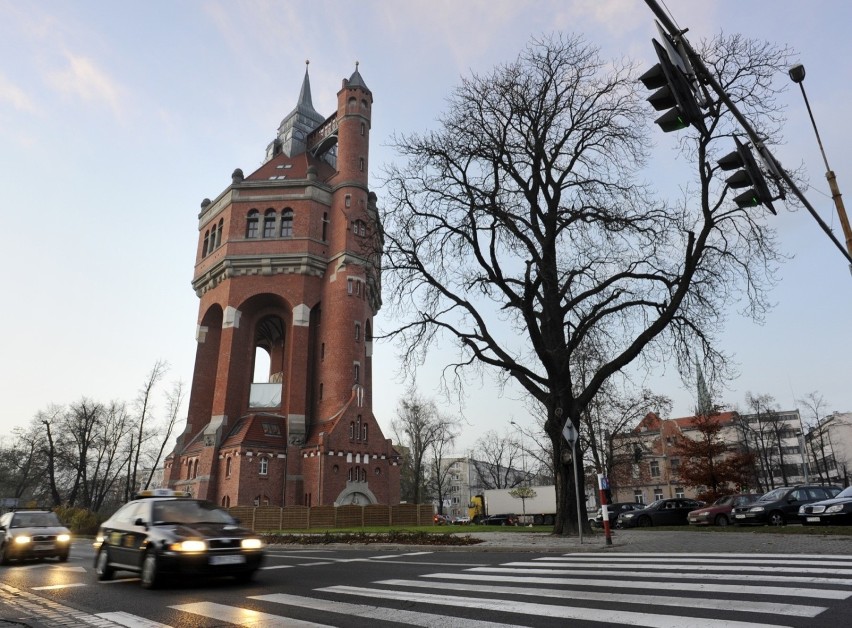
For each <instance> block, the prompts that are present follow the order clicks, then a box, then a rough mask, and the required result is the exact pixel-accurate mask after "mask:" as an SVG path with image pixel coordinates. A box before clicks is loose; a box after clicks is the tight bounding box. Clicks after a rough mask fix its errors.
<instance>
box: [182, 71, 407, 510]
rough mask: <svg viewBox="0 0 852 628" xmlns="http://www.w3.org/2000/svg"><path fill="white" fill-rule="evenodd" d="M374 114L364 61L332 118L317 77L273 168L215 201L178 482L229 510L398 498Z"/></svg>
mask: <svg viewBox="0 0 852 628" xmlns="http://www.w3.org/2000/svg"><path fill="white" fill-rule="evenodd" d="M372 107H373V95H372V93H371V92H370V90H369V88H368V87H367V85H366V84H365V83H364V80H363V78H362V77H361V74H360V73H359V71H358V67H357V64H356V68H355V72H354V73H353V74H352V75H351V76H350V77H349V78H348V79H343V85H342V87H341V89H340V91H339V92H338V93H337V110H336V111H335V112H334V113H333V114H332V115H330V116H328V117H324V116H322V115H320V114H319V113H317V111H316V110H315V109H314V107H313V103H312V102H311V88H310V81H309V77H308V72H307V68H306V70H305V77H304V80H303V83H302V89H301V92H300V94H299V99H298V102H297V104H296V107H295V108H294V109H293V110H292V111H291V112H290V113H289V114H288V115H287V116H286V117H285V118H284V120H283V121H282V122H281V124H280V126H279V127H278V132H277V135H276V137H275V139H274V140H273V141H272V142H271V143H270V144H269V145H268V147H267V149H266V154H265V158H264V161H263V165H261V166H260V168H258V169H257V170H256V171H255V172H253V173H251V174H249V175H248V176H245V175H244V174H243V172H242V171H241V170H239V169H237V170H235V171H234V173H233V175H232V177H231V184H230V185H229V186H228V187H227V188H226V189H225V190H224V191H223V192H222V193H221V194H219V196H217V197H216V198H215V199H214V200H213V201H210V200H208V199H205V200H204V201H203V202H202V204H201V213H200V214H199V217H198V218H199V228H198V231H199V235H198V249H197V254H196V261H195V273H194V276H193V280H192V285H193V288H194V289H195V292H196V294H197V295H198V297H199V299H200V306H199V313H198V328H197V341H198V348H197V352H196V357H195V369H194V373H193V379H192V388H191V390H190V397H189V410H188V416H187V425H186V429H185V430H184V432H183V433H182V434H181V436H180V437H179V438H178V440H177V444H176V446H175V449H174V451H173V452H172V453H171V455H170V456H169V457H168V458H167V460H166V478H167V481H168V484H169V486H170V487H172V488H176V489H180V490H188V491H190V492H191V493H192V494H193V495H194V496H197V497H202V498H205V499H209V500H211V501H213V502H215V503H217V504H220V505H223V506H236V505H241V506H242V505H252V504H254V505H277V506H281V505H283V506H290V505H306V506H316V505H331V504H338V505H342V504H372V503H381V504H396V503H398V502H399V470H400V467H399V455H398V453H397V452H396V451H395V450H394V448H393V446H392V443H391V441H390V440H389V439H386V438H385V437H384V435H383V433H382V430H381V428H380V427H379V425H378V423H377V422H376V419H375V417H374V416H373V410H372V406H373V394H372V392H373V391H372V374H373V368H372V328H373V318H374V317H375V315H376V313H377V312H378V311H379V308H380V306H381V276H380V265H379V264H380V256H381V230H380V228H379V222H378V221H379V217H378V212H377V209H376V196H375V194H373V193H372V192H370V190H369V188H368V185H367V181H368V177H367V174H368V172H369V170H368V168H369V140H370V121H371V117H372Z"/></svg>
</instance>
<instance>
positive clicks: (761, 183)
mask: <svg viewBox="0 0 852 628" xmlns="http://www.w3.org/2000/svg"><path fill="white" fill-rule="evenodd" d="M734 141H735V142H736V143H737V150H735V151H734V152H732V153H729V154H727V155H725V156H724V157H722V158H721V159H720V160H719V161H718V162H717V163H718V164H719V167H720V168H721V169H722V170H733V169H734V168H741V170H737V171H736V172H735V173H734V174H732V175H731V176H730V177H728V178H727V183H728V186H729V187H732V188H735V189H739V188H744V187H750V189H748V190H746V191H745V192H743V193H742V194H740V195H738V196H736V197H735V198H734V202H735V203H736V204H737V207H757V206H758V205H766V209H768V210H769V211H771V212H772V213H773V214H776V215H777V213H778V212H776V211H775V208H774V207H772V200H773V199H772V193H771V192H770V191H769V186H768V185H767V184H766V178H765V177H764V176H763V172H761V170H760V168H759V167H758V165H757V162H756V161H755V159H754V155H752V154H751V150H750V149H749V147H748V146H745V145H744V144H743V143H742V142H740V140H739V139H738V138H736V137H734Z"/></svg>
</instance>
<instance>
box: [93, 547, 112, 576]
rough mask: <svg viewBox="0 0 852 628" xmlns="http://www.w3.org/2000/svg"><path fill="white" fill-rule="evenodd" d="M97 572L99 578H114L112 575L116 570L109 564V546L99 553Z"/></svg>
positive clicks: (96, 565)
mask: <svg viewBox="0 0 852 628" xmlns="http://www.w3.org/2000/svg"><path fill="white" fill-rule="evenodd" d="M95 573H96V574H97V576H98V580H112V575H113V574H114V573H115V570H114V569H113V568H112V567H110V565H109V550H108V549H107V548H103V549H102V550H101V551H100V552H99V553H98V562H97V563H96V564H95Z"/></svg>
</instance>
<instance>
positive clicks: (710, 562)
mask: <svg viewBox="0 0 852 628" xmlns="http://www.w3.org/2000/svg"><path fill="white" fill-rule="evenodd" d="M659 534H661V533H659ZM658 538H660V539H661V540H662V538H664V537H658ZM618 549H619V550H620V551H618V552H617V553H616V552H612V551H608V550H604V549H603V548H596V547H585V548H583V551H574V550H573V549H568V551H536V550H535V549H533V551H518V550H513V551H499V549H495V548H492V549H490V550H489V551H459V550H455V551H450V550H444V549H440V548H394V549H387V548H377V549H376V548H358V549H350V548H339V547H336V546H330V547H325V548H315V547H309V548H302V547H299V548H290V547H270V548H268V560H267V562H266V564H265V567H264V569H263V570H262V571H261V572H260V573H259V575H258V577H257V581H256V582H254V583H251V584H249V585H237V584H236V583H233V582H231V581H228V580H221V581H213V582H177V583H173V584H172V585H171V586H169V587H168V588H166V589H164V590H157V591H146V590H143V589H141V588H140V586H139V581H138V579H137V578H136V577H135V576H133V575H132V574H129V573H123V572H119V573H118V574H117V576H116V579H115V580H113V581H110V582H98V581H97V580H96V578H95V574H94V570H93V569H92V558H93V554H92V549H91V546H90V545H89V544H88V543H87V542H84V541H80V542H76V543H75V544H74V546H73V550H72V554H71V560H69V562H68V563H56V562H54V561H43V562H31V563H24V564H13V565H11V566H8V567H0V626H31V627H34V628H52V627H56V626H63V627H67V626H72V627H73V626H98V627H100V628H110V627H114V626H125V627H128V628H151V627H154V626H173V627H175V628H183V627H192V628H195V627H198V628H211V627H213V626H217V627H218V626H254V627H257V628H260V627H263V628H273V627H274V628H278V627H285V626H286V627H294V626H347V627H360V626H371V627H373V626H429V627H432V626H457V627H460V628H484V627H486V626H494V627H496V626H535V627H541V628H550V627H553V628H555V627H557V626H559V627H564V626H566V625H571V626H598V627H600V626H604V625H605V626H617V625H624V626H653V627H655V628H659V627H665V626H671V627H672V628H674V627H676V628H685V627H688V626H708V627H710V626H718V627H720V628H721V627H723V626H724V627H725V628H736V627H738V626H739V627H745V626H754V627H756V626H808V627H813V626H832V625H835V626H843V625H852V556H849V555H848V554H846V553H840V554H836V555H827V554H826V555H818V554H801V553H800V554H789V553H760V554H755V553H752V552H748V553H746V552H722V553H718V552H701V553H693V554H691V553H683V552H679V553H674V552H671V553H669V552H659V551H656V552H654V551H652V552H630V551H624V550H625V549H629V548H625V547H623V546H622V547H620V548H618Z"/></svg>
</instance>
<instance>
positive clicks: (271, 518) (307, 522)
mask: <svg viewBox="0 0 852 628" xmlns="http://www.w3.org/2000/svg"><path fill="white" fill-rule="evenodd" d="M227 510H228V512H229V513H231V515H232V516H233V517H236V518H237V519H239V520H240V524H241V525H243V526H244V527H246V528H251V529H252V530H257V531H263V532H274V531H278V530H307V529H308V528H363V527H375V526H388V527H391V526H394V527H400V526H428V525H434V519H433V513H434V511H435V509H434V507H433V506H432V505H431V504H397V505H395V506H387V505H384V504H371V505H369V506H355V505H352V504H349V505H346V506H313V507H309V506H285V507H284V508H281V507H280V506H234V507H232V508H228V509H227Z"/></svg>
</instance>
